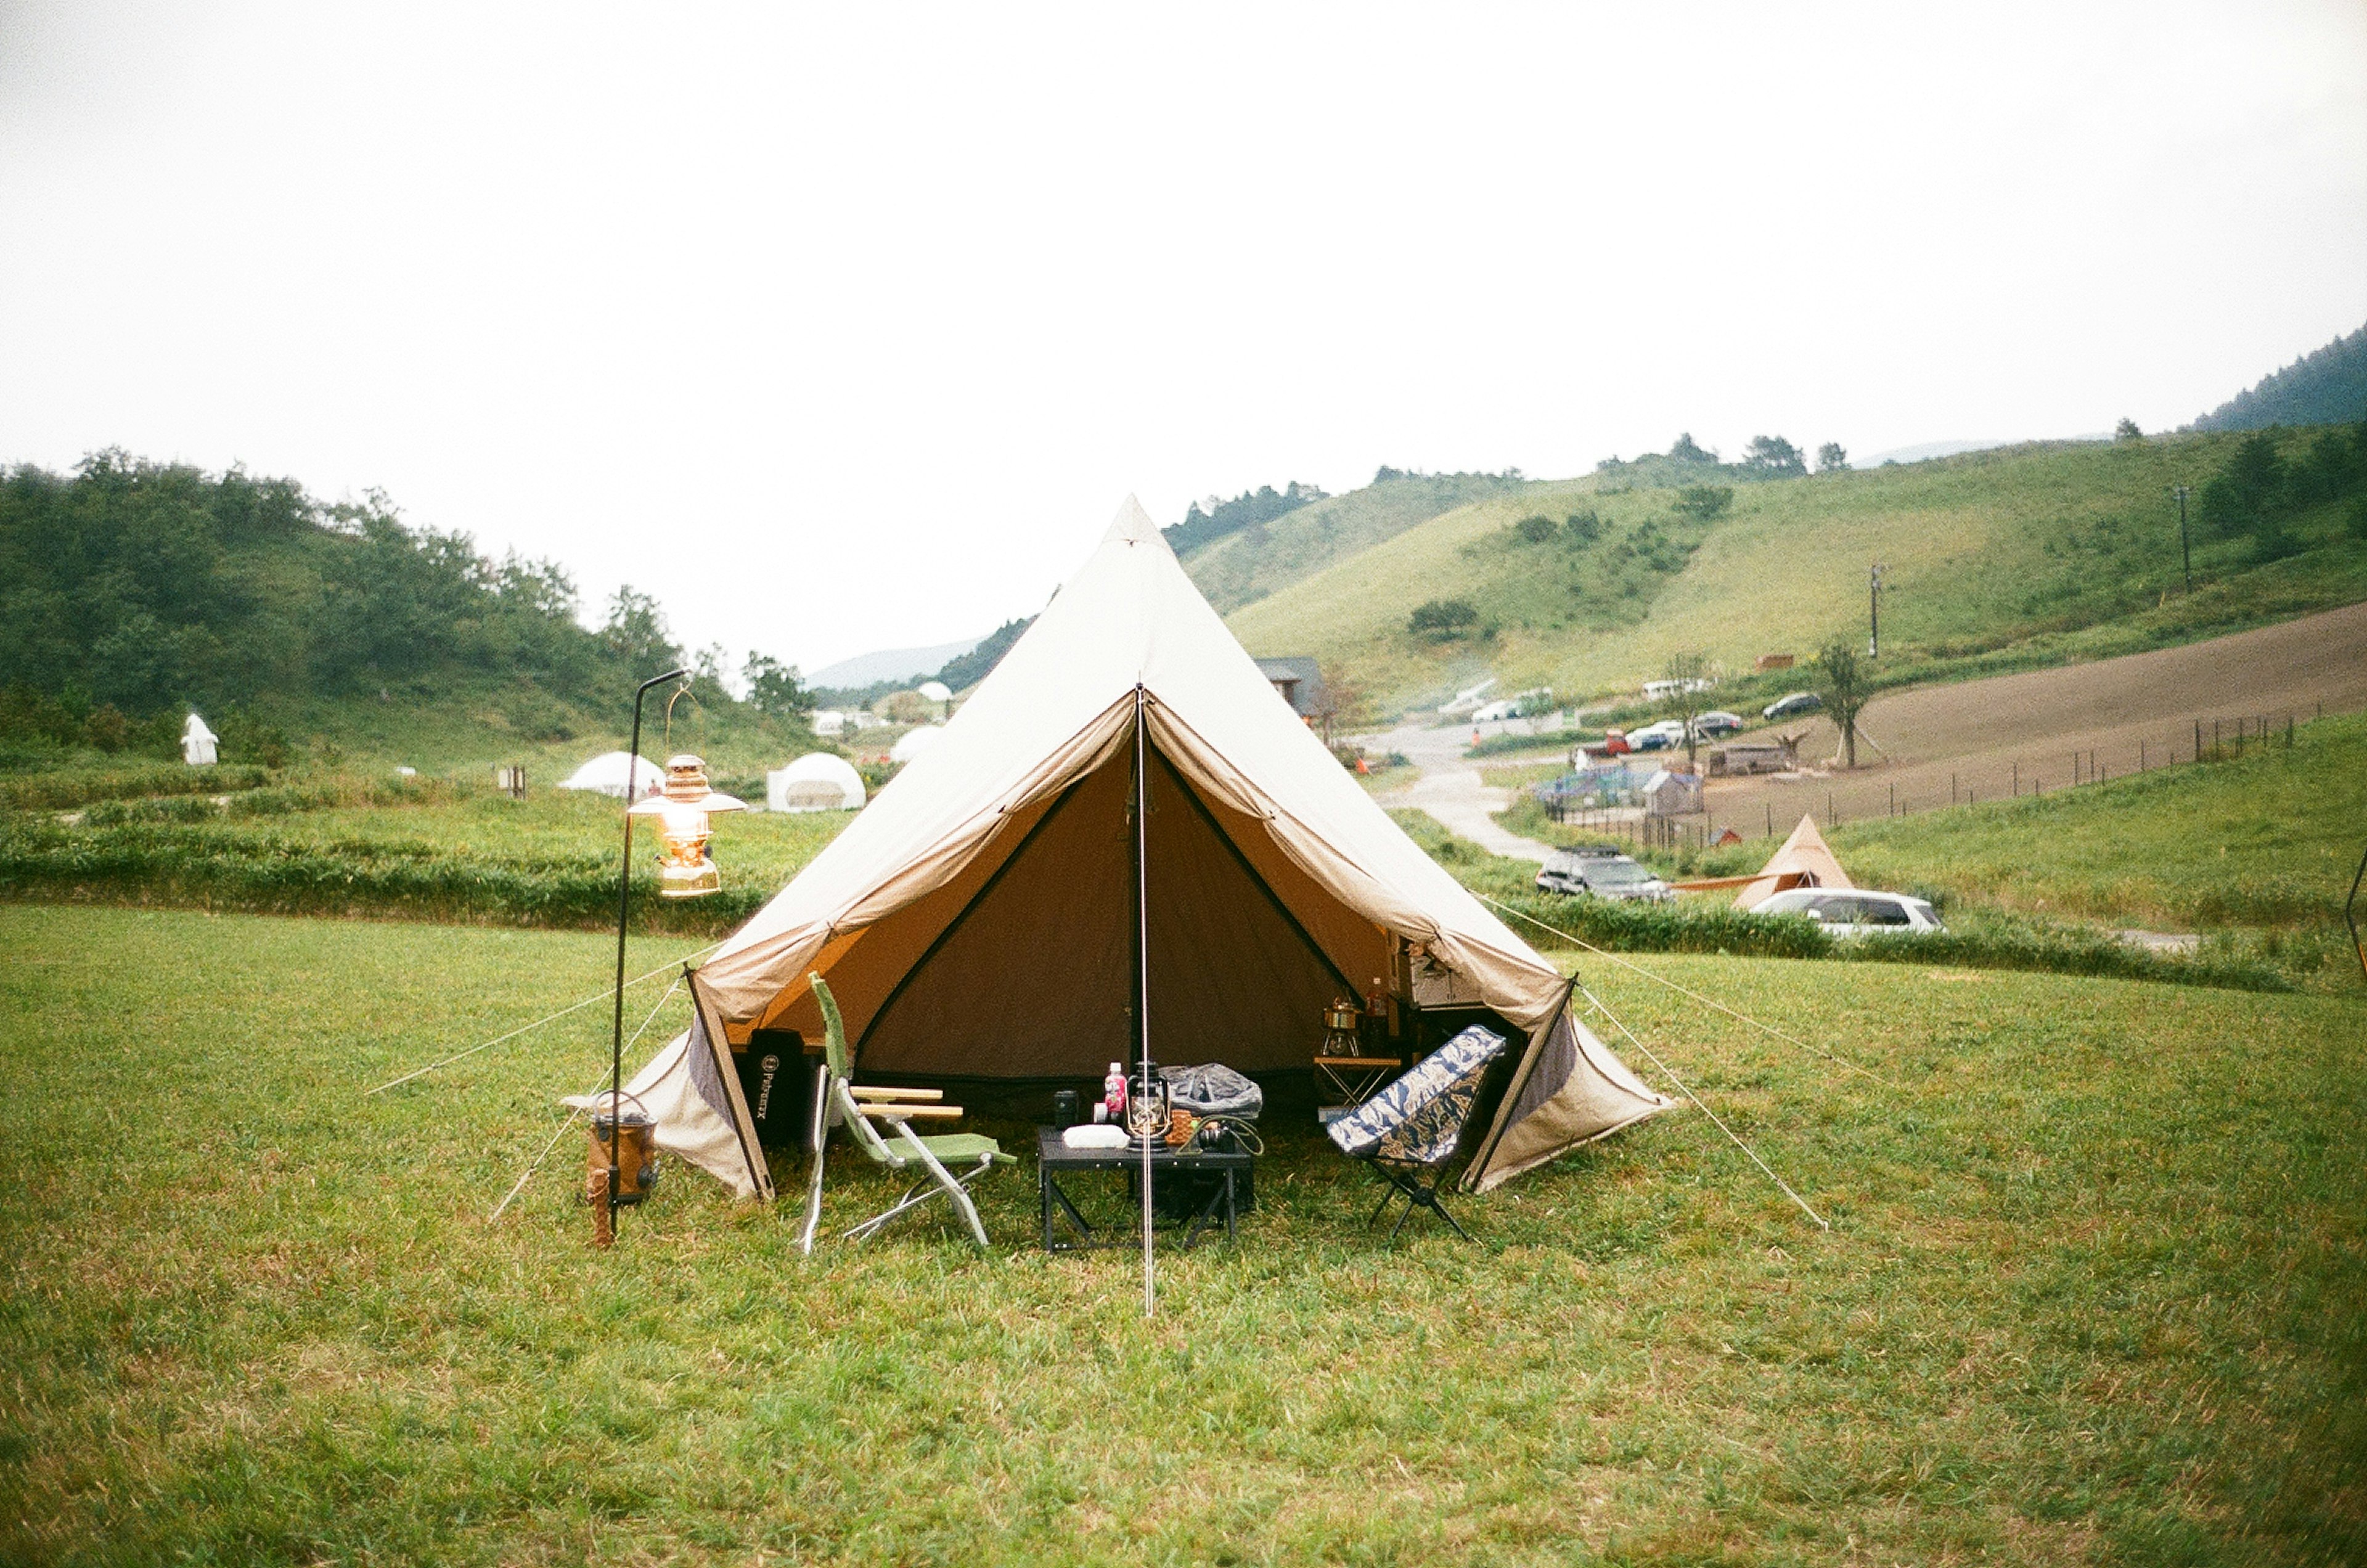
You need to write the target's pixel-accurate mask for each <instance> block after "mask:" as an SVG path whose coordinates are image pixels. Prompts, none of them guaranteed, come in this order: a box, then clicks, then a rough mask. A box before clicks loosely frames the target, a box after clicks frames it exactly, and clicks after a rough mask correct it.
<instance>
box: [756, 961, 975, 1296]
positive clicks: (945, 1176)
mask: <svg viewBox="0 0 2367 1568" xmlns="http://www.w3.org/2000/svg"><path fill="white" fill-rule="evenodd" d="M807 979H808V981H809V982H810V984H811V985H812V987H813V993H814V999H815V1000H816V1001H817V1002H819V1003H820V1004H821V1018H822V1031H823V1038H824V1041H825V1044H824V1047H823V1055H822V1068H821V1071H822V1077H823V1092H822V1093H821V1094H820V1095H818V1096H816V1097H815V1100H814V1128H813V1170H812V1173H811V1175H810V1178H809V1183H810V1185H809V1188H808V1191H807V1197H806V1224H805V1234H804V1235H803V1237H802V1238H801V1240H800V1244H799V1245H801V1246H802V1247H804V1248H805V1250H807V1251H808V1252H811V1251H812V1250H813V1233H814V1226H815V1225H816V1224H818V1223H820V1221H821V1175H822V1144H823V1141H824V1139H825V1138H826V1137H827V1135H828V1134H829V1131H830V1122H831V1120H832V1118H835V1119H836V1120H838V1121H840V1122H844V1124H845V1127H846V1130H847V1133H848V1134H849V1135H850V1136H852V1137H853V1138H854V1140H855V1147H856V1148H858V1149H861V1150H862V1151H863V1153H864V1155H865V1156H866V1157H867V1158H868V1159H869V1160H870V1161H871V1163H872V1164H874V1165H878V1166H884V1167H886V1168H888V1169H889V1170H910V1169H912V1168H913V1167H914V1166H919V1167H920V1168H922V1169H923V1170H924V1171H925V1172H926V1173H927V1174H926V1176H925V1178H924V1179H922V1180H920V1181H916V1182H914V1183H913V1184H912V1186H911V1187H909V1188H907V1189H905V1191H904V1195H903V1196H902V1197H901V1198H899V1199H898V1200H897V1201H896V1202H895V1204H894V1206H892V1207H891V1208H889V1209H888V1210H887V1211H886V1212H884V1213H878V1214H874V1215H873V1216H872V1217H871V1218H869V1219H867V1220H866V1221H864V1222H863V1223H862V1224H859V1225H856V1226H855V1227H854V1228H852V1229H851V1230H849V1231H847V1232H846V1235H848V1236H850V1237H853V1238H855V1239H856V1240H861V1239H863V1238H864V1237H866V1236H869V1235H875V1234H877V1233H878V1229H879V1227H880V1226H882V1225H884V1224H887V1223H888V1222H889V1221H890V1220H892V1219H894V1218H895V1217H896V1216H897V1215H899V1214H901V1213H905V1212H906V1211H907V1210H910V1209H917V1208H919V1207H920V1206H921V1205H922V1204H923V1203H925V1202H927V1201H929V1200H930V1199H932V1198H934V1197H937V1196H938V1195H940V1194H943V1195H944V1196H945V1197H946V1199H948V1200H949V1201H951V1202H952V1203H953V1206H954V1207H955V1208H956V1209H957V1210H958V1211H960V1213H961V1217H962V1219H963V1220H964V1221H965V1222H966V1223H968V1226H969V1234H970V1237H971V1239H972V1240H974V1241H976V1242H977V1243H978V1247H979V1250H980V1251H981V1252H983V1251H985V1250H986V1247H987V1241H986V1226H985V1224H983V1223H981V1222H980V1219H979V1217H978V1205H977V1204H976V1203H973V1202H972V1201H970V1196H969V1184H970V1183H971V1182H973V1181H976V1180H977V1179H979V1178H980V1177H982V1176H984V1175H985V1174H986V1173H987V1172H988V1171H990V1170H992V1169H993V1168H995V1167H997V1166H1002V1165H1017V1164H1018V1163H1019V1162H1018V1160H1017V1159H1016V1158H1014V1156H1010V1155H1007V1154H1004V1153H1003V1152H1002V1145H1001V1144H998V1143H996V1142H995V1141H994V1140H993V1139H992V1138H989V1137H984V1136H981V1135H980V1134H976V1133H940V1134H934V1135H932V1136H929V1137H922V1136H921V1135H920V1134H916V1133H914V1132H913V1131H912V1123H913V1122H915V1121H957V1120H959V1119H960V1117H961V1114H962V1109H961V1107H960V1106H958V1105H946V1104H942V1103H937V1102H939V1101H942V1100H944V1099H945V1091H944V1090H943V1089H864V1088H857V1087H856V1086H855V1084H853V1083H851V1082H850V1081H848V1080H849V1076H850V1075H851V1074H852V1073H853V1071H854V1064H853V1062H852V1060H851V1057H852V1055H853V1053H852V1052H850V1051H849V1050H848V1049H847V1044H846V1024H845V1021H844V1020H843V1019H841V1018H840V1016H839V1011H838V998H835V997H833V996H832V995H831V994H830V986H829V984H828V982H826V981H824V980H823V979H822V977H821V976H819V975H809V976H807ZM875 1118H876V1119H877V1120H878V1121H881V1122H887V1123H888V1125H889V1127H890V1128H891V1129H893V1130H894V1132H895V1134H896V1135H895V1136H894V1137H893V1138H889V1137H885V1136H883V1135H881V1134H880V1131H879V1129H878V1128H877V1127H875V1126H873V1125H872V1124H871V1123H872V1121H873V1120H874V1119H875ZM970 1161H975V1162H976V1163H975V1164H973V1165H971V1166H970V1168H969V1169H968V1170H966V1171H964V1172H963V1173H962V1174H961V1175H959V1176H958V1177H957V1176H956V1175H954V1173H953V1172H952V1171H950V1170H948V1169H946V1165H947V1163H948V1162H950V1163H953V1164H957V1165H958V1164H963V1163H966V1162H970Z"/></svg>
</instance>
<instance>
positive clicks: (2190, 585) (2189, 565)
mask: <svg viewBox="0 0 2367 1568" xmlns="http://www.w3.org/2000/svg"><path fill="white" fill-rule="evenodd" d="M2169 493H2170V494H2172V495H2174V496H2176V497H2178V558H2179V559H2180V561H2181V562H2182V563H2184V565H2185V568H2186V591H2187V592H2189V593H2191V592H2194V551H2193V550H2192V549H2191V547H2189V546H2188V544H2187V541H2186V494H2187V490H2186V487H2185V486H2184V485H2179V486H2177V487H2176V488H2175V489H2173V490H2172V491H2170V492H2169Z"/></svg>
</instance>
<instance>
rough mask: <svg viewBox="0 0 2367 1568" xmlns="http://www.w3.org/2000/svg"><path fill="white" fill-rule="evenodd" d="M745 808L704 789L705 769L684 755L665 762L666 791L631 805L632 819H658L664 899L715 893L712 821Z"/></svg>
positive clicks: (719, 882) (718, 879) (717, 874)
mask: <svg viewBox="0 0 2367 1568" xmlns="http://www.w3.org/2000/svg"><path fill="white" fill-rule="evenodd" d="M747 809H748V803H747V802H746V801H744V800H741V799H738V798H736V797H734V796H732V795H718V794H717V793H716V792H715V791H714V790H712V789H710V788H708V783H707V764H706V762H705V761H702V760H700V759H699V758H697V757H694V756H691V755H690V754H689V753H687V752H685V753H684V754H683V755H681V756H679V757H669V758H667V759H666V778H665V787H664V788H663V790H661V791H660V792H659V793H657V794H656V795H651V796H650V797H649V798H648V799H646V800H640V801H636V802H634V803H633V806H632V807H631V808H630V809H629V811H628V812H627V813H626V815H628V816H631V817H654V818H657V819H658V845H659V852H658V891H659V893H661V894H663V896H664V897H668V898H699V897H705V896H706V895H708V894H709V893H714V892H719V891H720V890H721V888H722V886H723V873H722V872H721V871H720V870H719V869H718V868H717V866H716V864H715V858H714V857H713V856H712V855H710V854H708V852H707V846H708V842H709V841H710V840H713V838H714V837H715V824H714V822H713V821H712V820H711V818H713V817H714V816H715V814H716V813H718V812H721V811H745V810H747Z"/></svg>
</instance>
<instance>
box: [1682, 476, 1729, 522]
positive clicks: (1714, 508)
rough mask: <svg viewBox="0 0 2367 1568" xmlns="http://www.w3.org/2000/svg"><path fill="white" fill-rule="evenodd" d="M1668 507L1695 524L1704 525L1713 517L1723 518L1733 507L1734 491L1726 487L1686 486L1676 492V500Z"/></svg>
mask: <svg viewBox="0 0 2367 1568" xmlns="http://www.w3.org/2000/svg"><path fill="white" fill-rule="evenodd" d="M1669 505H1670V509H1671V510H1673V511H1675V512H1677V513H1681V514H1682V515H1684V516H1686V517H1690V518H1693V520H1694V521H1695V522H1698V523H1706V522H1708V521H1709V520H1710V519H1711V518H1713V517H1722V516H1724V515H1725V514H1726V513H1727V510H1728V509H1729V508H1731V507H1732V506H1733V505H1734V491H1733V489H1732V488H1731V487H1730V486H1727V485H1687V486H1685V487H1684V488H1683V489H1682V490H1680V491H1677V498H1676V499H1675V500H1674V501H1672V502H1670V503H1669Z"/></svg>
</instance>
